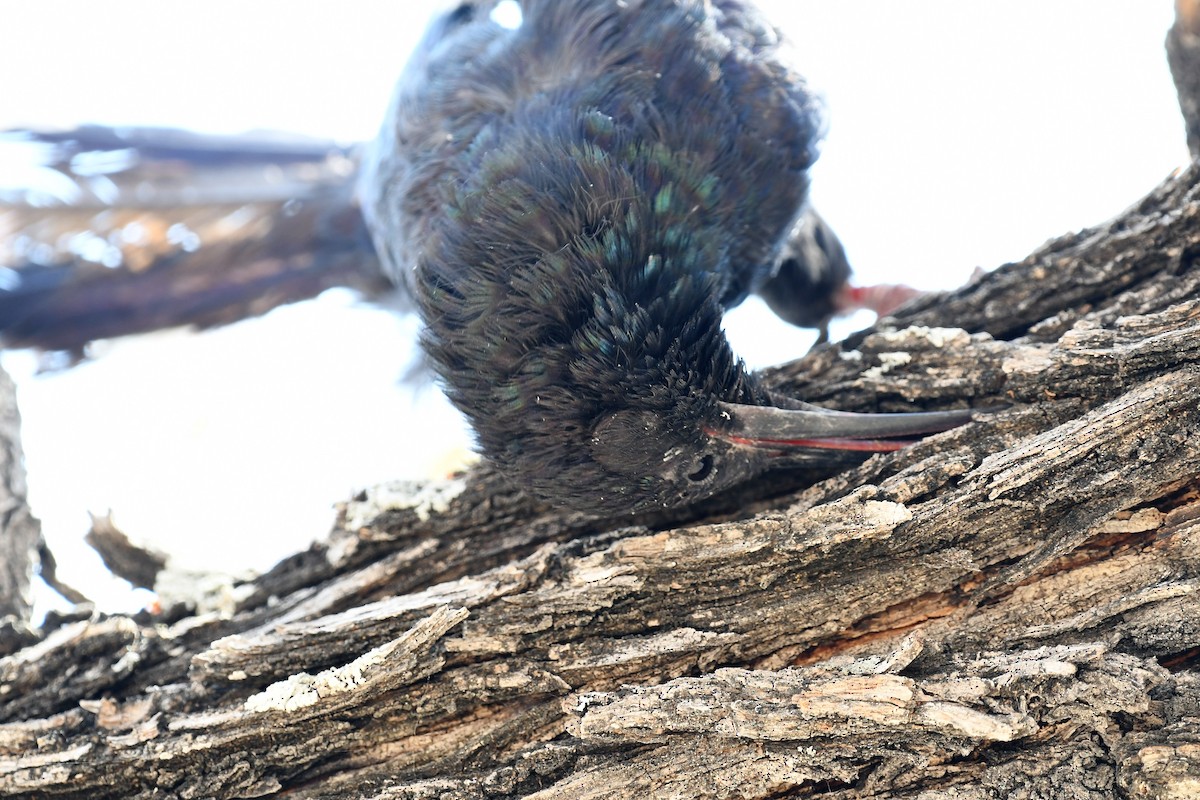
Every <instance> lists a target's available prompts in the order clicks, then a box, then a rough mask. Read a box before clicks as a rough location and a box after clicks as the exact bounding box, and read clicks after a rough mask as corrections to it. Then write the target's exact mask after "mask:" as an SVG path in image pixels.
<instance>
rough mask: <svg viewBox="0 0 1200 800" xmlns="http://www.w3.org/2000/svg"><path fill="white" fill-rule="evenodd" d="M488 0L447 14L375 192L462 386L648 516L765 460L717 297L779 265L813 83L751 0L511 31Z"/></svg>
mask: <svg viewBox="0 0 1200 800" xmlns="http://www.w3.org/2000/svg"><path fill="white" fill-rule="evenodd" d="M491 5H493V4H489V3H464V4H460V5H459V6H458V7H457V8H456V9H455V10H453V11H451V12H449V13H448V14H446V15H445V16H443V17H442V18H441V19H439V20H438V21H437V22H435V23H434V25H433V26H432V27H431V30H430V32H429V34H428V35H427V37H426V39H425V42H424V43H423V44H422V46H421V48H420V49H419V51H418V54H417V55H416V56H415V57H414V59H413V61H412V62H411V64H410V66H409V68H408V69H407V70H406V72H405V74H404V76H403V77H402V79H401V82H400V85H399V88H398V90H397V94H396V100H395V102H394V104H393V107H392V111H391V114H390V116H389V119H388V121H387V123H386V124H385V126H384V129H383V132H382V134H381V136H380V139H379V142H378V150H377V151H376V161H375V164H374V168H373V169H371V170H368V172H367V175H368V179H367V183H366V187H365V196H366V198H367V208H368V216H369V219H371V221H372V224H373V228H374V231H375V240H376V242H377V246H378V247H379V249H380V251H381V253H383V254H384V262H385V266H387V267H388V268H389V269H390V270H391V271H392V274H393V275H394V276H395V278H396V279H397V280H399V281H405V282H407V283H408V284H409V285H410V286H411V288H412V291H413V293H414V294H415V296H416V298H417V302H418V305H419V307H420V309H421V311H422V314H423V316H424V319H425V322H426V326H427V329H426V334H425V337H424V344H425V348H426V350H427V352H428V353H429V354H430V355H431V356H432V358H433V361H434V363H435V365H436V367H437V369H438V371H439V372H440V374H441V376H442V378H443V380H444V382H445V384H446V388H447V391H448V393H449V395H450V397H451V399H452V400H453V401H454V403H455V404H456V405H457V406H458V407H459V408H460V409H461V410H462V411H463V412H464V413H465V414H466V415H467V416H468V417H469V418H470V420H471V422H472V424H473V426H474V428H475V430H476V432H477V434H478V438H479V443H480V447H481V450H482V451H483V453H484V454H485V455H486V456H488V457H489V458H491V459H492V460H494V461H495V462H497V463H498V464H499V465H500V466H501V468H503V469H504V470H506V471H507V472H508V473H510V474H512V475H513V476H514V477H515V478H516V479H517V480H518V481H519V482H520V483H521V484H522V485H524V486H526V487H528V488H530V489H531V490H532V491H533V492H534V493H535V494H537V495H539V496H541V497H543V498H545V499H548V500H551V501H556V502H560V503H567V504H570V505H572V506H574V507H577V508H581V509H588V510H593V511H612V510H638V509H646V508H650V507H661V506H672V505H677V504H680V503H687V502H691V501H693V500H696V499H698V498H702V497H705V496H707V495H710V494H712V493H714V492H716V491H718V490H720V489H722V488H724V487H727V486H729V485H732V484H733V483H736V482H738V481H741V480H745V479H746V478H747V477H750V476H751V475H753V474H754V473H755V472H756V471H760V470H761V469H762V468H763V464H762V459H761V457H760V455H761V454H759V453H756V452H752V451H751V450H749V449H747V448H744V447H739V446H738V445H736V444H732V443H731V442H730V441H729V440H727V439H725V438H722V437H720V436H719V435H717V434H719V433H720V432H721V430H723V429H724V428H726V427H729V426H730V424H731V423H730V417H729V415H728V414H727V413H725V411H724V410H723V407H722V405H721V404H723V403H728V404H741V405H759V406H763V405H770V404H771V398H770V396H769V393H768V392H767V391H766V390H765V389H764V388H763V387H762V386H761V385H760V383H759V382H758V381H757V379H756V378H755V377H754V376H753V375H752V374H750V373H749V372H748V371H747V370H746V369H745V367H744V365H743V364H742V362H741V361H740V360H739V359H738V358H737V357H736V355H735V354H734V353H733V352H732V350H731V348H730V346H729V344H728V342H727V341H726V339H725V336H724V333H723V332H722V330H721V315H722V312H723V310H724V309H727V308H729V307H731V306H733V305H736V304H737V303H739V302H741V301H742V300H743V299H744V298H745V297H746V296H747V294H749V293H750V292H751V291H755V290H758V289H761V288H762V287H763V285H764V284H766V283H768V282H769V281H770V280H771V279H772V278H773V277H774V276H775V275H776V273H777V272H778V270H779V266H780V264H781V262H782V260H783V259H782V255H783V253H784V246H785V243H786V242H787V238H788V234H789V232H790V231H792V229H793V227H794V226H796V225H797V223H798V222H799V220H800V218H801V215H802V213H803V211H804V203H805V198H806V194H807V189H808V176H807V170H808V168H809V167H810V166H811V165H812V163H813V161H814V159H815V158H816V147H817V142H818V138H819V134H820V131H821V122H820V115H819V109H818V104H817V102H816V101H815V99H814V97H813V95H812V94H811V92H810V91H809V90H808V88H807V87H806V85H805V83H804V81H803V80H802V79H801V78H800V77H799V76H798V75H797V74H796V73H794V72H793V71H791V70H790V69H789V68H788V67H787V66H786V65H785V64H784V63H783V61H782V60H781V58H780V56H779V47H780V41H779V37H778V34H777V33H776V32H775V30H774V29H773V28H772V27H771V26H770V25H768V24H767V23H766V21H765V20H764V19H763V18H762V17H761V16H760V15H759V14H758V13H757V11H756V10H755V9H754V8H753V7H752V6H751V5H750V4H749V3H745V2H738V1H737V0H725V1H724V2H719V1H718V2H705V1H702V0H683V1H682V2H667V1H666V0H657V1H656V0H642V1H641V2H635V1H633V0H631V1H630V2H617V0H556V1H554V2H550V1H549V0H532V1H527V2H524V3H522V4H521V8H522V12H523V15H524V18H523V22H522V24H521V25H520V27H519V28H516V29H515V30H510V29H505V28H503V27H501V26H499V25H498V24H496V23H495V22H493V21H492V20H491V19H490V17H489V14H488V11H489V8H490V7H491ZM793 263H794V262H793ZM786 277H787V279H788V280H789V281H790V282H791V288H792V291H793V292H795V293H796V295H797V296H798V297H805V296H806V294H807V295H811V294H812V293H813V290H814V289H818V290H819V287H815V286H804V285H797V284H803V283H804V277H805V275H804V273H803V270H795V269H794V270H792V272H791V273H789V274H788V275H787V276H786ZM813 277H814V278H816V279H824V278H826V276H825V275H815V276H813ZM844 279H845V275H844V274H841V275H837V276H835V278H834V280H832V281H826V282H827V283H830V284H836V285H840V284H841V283H842V282H844ZM836 285H832V286H830V287H828V288H826V289H825V290H824V291H823V292H821V294H823V295H828V294H830V293H831V291H832V289H833V288H836Z"/></svg>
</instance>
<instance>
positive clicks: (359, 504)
mask: <svg viewBox="0 0 1200 800" xmlns="http://www.w3.org/2000/svg"><path fill="white" fill-rule="evenodd" d="M466 488H467V482H466V480H465V479H464V478H452V479H450V480H446V481H393V482H391V483H385V484H382V485H380V486H376V487H374V488H372V489H368V490H367V492H366V499H365V500H361V501H354V502H351V503H348V504H347V505H346V529H347V530H351V531H353V530H358V529H359V528H363V527H366V526H367V525H370V524H371V523H372V522H373V521H374V520H375V519H377V518H378V517H379V516H380V515H381V514H383V513H384V512H385V511H398V510H404V509H412V511H413V512H414V513H415V514H416V515H417V518H418V519H420V520H421V521H422V522H424V521H426V520H428V519H429V518H430V517H432V516H433V515H434V514H443V513H445V512H446V510H447V509H449V508H450V504H451V503H452V502H453V501H454V499H455V498H456V497H458V496H459V495H460V494H462V493H463V491H464V490H465V489H466Z"/></svg>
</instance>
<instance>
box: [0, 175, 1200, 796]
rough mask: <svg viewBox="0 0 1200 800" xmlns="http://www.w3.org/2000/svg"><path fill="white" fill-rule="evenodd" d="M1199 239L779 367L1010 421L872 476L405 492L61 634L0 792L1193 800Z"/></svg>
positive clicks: (393, 491) (1092, 260)
mask: <svg viewBox="0 0 1200 800" xmlns="http://www.w3.org/2000/svg"><path fill="white" fill-rule="evenodd" d="M1198 215H1200V167H1194V168H1192V169H1190V170H1188V171H1186V172H1184V173H1182V174H1181V175H1179V176H1178V177H1176V178H1174V179H1172V180H1171V181H1168V182H1167V183H1166V184H1164V185H1163V186H1162V187H1161V188H1160V189H1159V190H1157V191H1155V192H1154V193H1153V194H1152V195H1151V196H1150V197H1149V198H1148V199H1147V200H1146V201H1144V202H1143V203H1141V204H1139V205H1138V206H1136V207H1135V208H1133V209H1131V210H1130V211H1129V212H1127V214H1126V215H1125V216H1123V217H1122V218H1119V219H1117V220H1114V221H1113V222H1111V223H1109V224H1107V225H1105V226H1101V227H1100V228H1097V229H1095V230H1091V231H1085V232H1082V233H1080V234H1077V235H1073V236H1069V237H1063V238H1062V239H1060V240H1058V241H1056V242H1052V243H1050V244H1049V245H1047V246H1046V247H1045V248H1044V249H1043V250H1041V251H1039V252H1038V253H1035V254H1033V255H1032V256H1030V257H1029V258H1028V259H1026V260H1025V261H1023V262H1020V263H1018V264H1011V265H1007V266H1005V267H1004V268H1002V269H1001V270H999V271H997V272H996V273H994V274H992V275H988V276H984V277H982V278H981V279H979V280H978V281H977V282H976V283H974V284H973V285H971V286H969V287H966V288H964V289H963V290H961V291H959V292H957V293H954V294H951V295H949V296H946V297H943V298H941V299H940V300H939V303H938V305H939V307H940V308H941V310H942V311H943V312H944V317H943V322H946V323H963V324H962V325H961V326H960V327H942V328H932V327H929V326H928V325H927V324H926V323H927V322H928V321H929V320H930V316H931V315H932V314H934V313H935V312H934V310H933V307H932V306H931V305H929V304H928V303H922V304H918V305H915V306H913V307H910V308H909V309H908V310H907V311H905V312H904V313H903V314H902V315H900V316H897V317H896V318H894V319H891V320H885V321H884V323H883V324H882V325H881V326H879V327H877V328H876V329H875V330H873V331H871V332H868V333H865V334H863V335H861V336H858V337H856V338H855V339H854V340H852V341H850V342H846V343H842V344H835V345H827V346H824V347H822V348H821V349H819V350H817V351H815V352H814V353H812V354H810V355H809V356H808V357H807V358H805V359H802V360H801V361H799V362H796V363H794V364H792V365H789V366H788V367H786V368H783V369H780V370H777V371H776V372H774V373H773V374H772V380H773V381H774V382H775V383H776V384H777V385H778V386H779V387H781V388H782V389H784V390H786V391H791V392H796V393H800V394H803V395H804V396H805V397H806V398H808V399H811V400H814V401H817V402H822V403H827V404H830V405H838V406H841V407H845V408H851V409H863V410H869V409H884V410H886V409H888V408H892V407H895V406H901V405H903V406H911V405H913V404H916V405H920V406H924V407H931V408H932V407H946V406H952V405H963V404H969V405H971V406H974V407H980V408H982V407H995V406H998V405H1000V404H1008V407H1007V408H1004V409H1003V410H994V411H990V412H986V413H981V414H980V415H978V419H977V422H975V423H974V424H972V425H969V426H967V427H964V428H960V429H956V430H953V431H948V432H946V433H943V434H940V435H938V436H935V437H931V438H929V439H927V440H925V441H922V442H921V443H919V444H917V445H914V446H912V447H910V448H907V449H905V450H902V451H899V452H896V453H890V454H882V455H877V456H875V457H873V458H871V459H869V460H868V461H865V462H864V463H863V464H861V465H860V466H858V467H855V468H853V469H850V470H848V471H845V472H842V473H839V474H835V475H830V476H814V475H811V474H798V473H782V474H779V475H775V476H771V478H770V479H768V480H764V481H762V482H760V483H758V484H756V485H754V486H750V487H745V488H744V489H743V490H741V492H740V493H738V494H735V495H732V496H729V497H725V498H719V499H717V500H716V501H714V502H713V503H711V504H710V505H709V506H708V507H706V508H702V509H693V510H691V511H690V512H686V513H687V514H690V517H689V518H681V517H680V516H678V515H677V516H675V517H657V518H654V517H644V518H626V519H618V520H594V519H587V518H584V517H582V516H579V515H573V514H570V513H564V512H561V511H555V510H551V509H545V508H540V507H538V506H536V505H534V504H532V503H530V502H529V501H528V500H526V499H525V498H523V497H522V496H521V495H520V494H519V493H518V492H515V491H514V490H512V489H511V488H509V487H508V486H507V485H506V484H505V483H504V480H503V478H502V476H499V475H495V474H492V473H490V472H488V471H487V470H486V469H483V468H481V469H479V470H476V471H475V472H472V473H470V474H468V475H467V476H465V477H464V478H462V479H459V480H456V481H452V482H449V483H447V484H441V485H436V486H425V487H413V486H403V485H397V486H392V487H383V488H381V489H379V490H376V491H374V492H371V493H365V494H363V495H361V496H359V497H357V498H355V499H353V500H351V501H349V502H347V503H346V504H345V506H344V507H343V509H342V513H341V516H340V520H341V522H340V524H339V525H338V527H337V529H336V530H334V531H333V532H332V533H331V535H330V536H329V538H328V539H327V540H326V541H324V542H322V543H319V544H317V545H314V547H313V548H312V549H311V550H309V551H308V552H306V553H302V554H298V555H297V556H295V557H293V558H291V559H288V560H286V561H284V562H283V563H281V564H280V565H279V566H278V567H277V568H276V569H274V570H272V571H271V572H269V573H267V574H265V575H263V576H261V577H260V578H258V579H257V580H254V581H251V582H248V583H245V584H241V585H238V586H235V587H232V588H231V590H230V593H229V596H230V597H232V598H233V600H232V601H231V602H232V605H231V606H229V607H227V608H225V609H224V610H220V611H207V612H206V611H202V610H199V609H198V608H180V607H176V608H174V609H167V610H166V611H164V612H163V615H161V616H159V617H153V616H150V615H141V616H139V617H135V618H128V617H122V616H113V617H107V618H100V617H93V618H89V619H85V620H80V621H76V622H73V623H69V624H64V625H63V626H62V627H60V628H59V629H57V630H53V631H46V632H44V634H43V635H44V638H43V639H42V640H41V641H39V642H38V643H36V644H34V645H32V646H30V647H27V648H25V649H22V650H20V651H18V652H16V653H13V654H12V655H9V656H8V657H6V658H4V659H0V720H2V721H3V724H0V794H4V795H5V796H18V797H20V796H28V797H89V798H105V797H114V798H115V797H260V796H272V795H275V794H279V793H282V792H285V791H286V792H287V793H288V796H291V797H363V798H367V797H370V798H434V797H437V798H484V797H511V798H515V797H532V798H559V797H562V798H567V797H570V798H592V797H595V798H601V797H603V798H610V797H637V796H651V797H656V798H657V797H678V798H691V797H722V798H734V797H738V798H766V797H781V796H797V797H799V796H820V797H827V798H852V797H854V798H860V797H913V798H918V797H919V798H932V797H969V798H976V797H977V798H1001V797H1003V798H1008V797H1054V798H1111V797H1139V798H1142V797H1144V798H1179V797H1190V796H1195V787H1196V786H1197V785H1198V784H1197V781H1200V677H1198V672H1197V664H1198V663H1200V555H1197V554H1200V300H1197V297H1198V296H1200V292H1197V289H1198V288H1200V285H1198V284H1200V265H1198V264H1197V263H1196V259H1195V258H1194V256H1193V255H1192V254H1193V253H1196V252H1200V250H1197V241H1198V240H1200V224H1197V222H1198V218H1197V217H1198ZM1065 276H1069V277H1070V279H1071V280H1070V282H1069V283H1067V284H1065V283H1064V280H1066V277H1065ZM1085 279H1086V282H1087V284H1088V287H1089V288H1087V289H1086V291H1085V290H1083V289H1081V288H1079V287H1080V284H1081V282H1083V281H1084V280H1085ZM1014 318H1016V319H1023V320H1025V321H1024V322H1023V323H1014V322H1013V321H1012V320H1013V319H1014Z"/></svg>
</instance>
